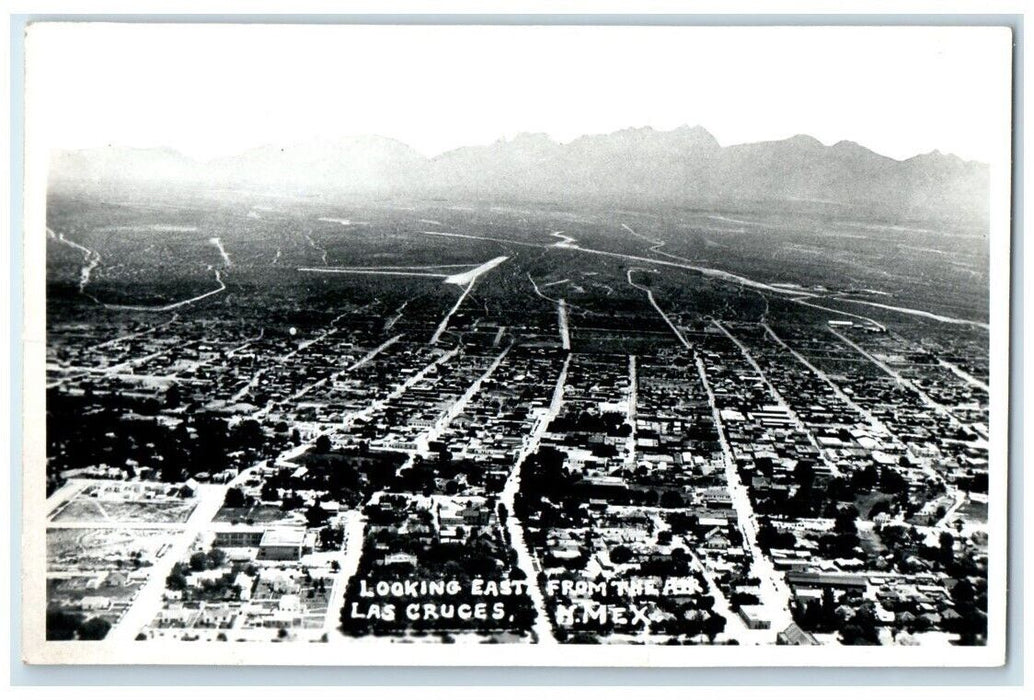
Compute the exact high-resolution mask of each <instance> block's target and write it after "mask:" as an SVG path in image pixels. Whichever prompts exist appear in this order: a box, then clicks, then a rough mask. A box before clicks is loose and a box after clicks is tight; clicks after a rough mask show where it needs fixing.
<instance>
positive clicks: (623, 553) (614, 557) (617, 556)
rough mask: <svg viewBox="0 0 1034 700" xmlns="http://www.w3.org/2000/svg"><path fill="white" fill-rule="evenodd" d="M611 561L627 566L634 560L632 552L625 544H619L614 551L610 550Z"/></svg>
mask: <svg viewBox="0 0 1034 700" xmlns="http://www.w3.org/2000/svg"><path fill="white" fill-rule="evenodd" d="M610 560H611V561H612V562H613V563H615V564H617V565H619V566H620V565H621V564H627V563H628V562H630V561H631V560H632V550H631V549H629V548H628V547H626V546H625V545H623V544H619V545H618V546H617V547H614V549H612V550H610Z"/></svg>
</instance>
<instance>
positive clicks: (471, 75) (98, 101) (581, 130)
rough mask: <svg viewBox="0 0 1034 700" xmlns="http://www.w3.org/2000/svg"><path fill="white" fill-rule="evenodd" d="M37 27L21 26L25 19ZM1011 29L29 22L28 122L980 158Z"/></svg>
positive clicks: (265, 134) (198, 137)
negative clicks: (759, 145)
mask: <svg viewBox="0 0 1034 700" xmlns="http://www.w3.org/2000/svg"><path fill="white" fill-rule="evenodd" d="M33 32H34V33H35V34H33ZM1008 44H1009V36H1008V33H1007V32H1004V31H1003V30H1000V29H990V30H988V29H977V30H973V29H965V28H938V29H929V28H880V29H862V28H809V29H800V28H627V27H621V28H611V27H580V28H572V27H383V26H382V27H370V26H366V27H354V26H353V27H350V26H275V27H274V26H263V25H192V26H187V25H140V24H137V25H114V24H107V25H92V26H89V25H82V24H80V25H70V24H66V25H51V26H40V25H37V27H35V28H33V29H31V30H30V37H29V43H28V49H27V50H28V56H27V59H26V62H27V68H28V71H29V73H28V78H27V83H28V89H29V96H28V103H29V108H30V110H32V111H31V112H30V113H29V115H28V117H27V120H28V125H29V129H30V136H31V137H32V138H33V139H35V140H37V142H39V143H47V144H49V145H51V146H53V147H60V148H80V147H91V146H98V145H104V144H108V143H114V144H120V145H130V146H168V147H172V148H176V149H178V150H181V151H183V152H184V153H187V154H189V155H192V156H195V157H201V158H207V157H212V156H217V155H224V154H228V153H232V152H236V151H240V150H243V149H245V148H248V147H252V146H256V145H260V144H266V143H291V142H296V141H303V140H308V139H311V138H324V137H335V136H343V135H351V134H380V135H384V136H391V137H394V138H397V139H399V140H401V141H404V142H406V143H408V144H410V145H411V146H413V147H415V148H417V149H418V150H420V151H421V152H423V153H425V154H427V155H434V154H437V153H440V152H441V151H444V150H447V149H449V148H453V147H456V146H460V145H470V144H483V143H490V142H492V141H495V140H497V139H499V138H501V137H507V138H509V137H512V136H513V135H514V134H516V133H518V132H521V131H541V132H546V133H548V134H550V135H551V136H553V137H554V138H556V139H558V140H561V141H568V140H570V139H572V138H575V137H577V136H579V135H582V134H586V133H603V132H609V131H614V130H616V129H621V128H625V127H629V126H647V125H649V126H653V127H655V128H658V129H672V128H674V127H677V126H680V125H682V124H690V125H694V124H700V125H702V126H704V127H706V128H707V129H708V130H709V131H711V133H713V134H714V135H715V137H716V138H717V139H718V141H719V142H720V143H721V144H722V145H729V144H734V143H742V142H747V141H760V140H769V139H780V138H785V137H788V136H792V135H794V134H798V133H807V134H810V135H812V136H815V137H816V138H818V139H819V140H821V141H823V142H824V143H827V144H831V143H834V142H836V141H839V140H841V139H849V140H853V141H857V142H859V143H861V144H863V145H865V146H868V147H869V148H872V149H873V150H875V151H877V152H879V153H882V154H885V155H888V156H891V157H894V158H907V157H910V156H912V155H915V154H916V153H922V152H927V151H930V150H933V149H940V150H942V151H947V152H952V153H956V154H958V155H960V156H962V157H964V158H972V159H978V160H988V159H989V158H990V157H991V155H992V154H993V153H995V152H996V151H995V148H996V147H997V145H998V144H999V143H1000V141H1001V138H1002V134H1003V133H1004V131H1003V130H1004V129H1006V128H1007V122H1005V121H1004V117H1006V116H1007V114H1008V80H1009V74H1008V66H1009V63H1008V61H1009V54H1008Z"/></svg>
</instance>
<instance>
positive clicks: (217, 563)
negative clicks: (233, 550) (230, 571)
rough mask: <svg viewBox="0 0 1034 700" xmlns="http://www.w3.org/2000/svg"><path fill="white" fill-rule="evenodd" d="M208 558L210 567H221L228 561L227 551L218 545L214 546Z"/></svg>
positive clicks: (209, 551)
mask: <svg viewBox="0 0 1034 700" xmlns="http://www.w3.org/2000/svg"><path fill="white" fill-rule="evenodd" d="M207 558H208V568H210V569H218V568H219V567H221V566H222V565H223V564H225V563H226V552H224V551H223V550H221V549H219V548H218V547H213V548H212V549H210V550H208V557H207Z"/></svg>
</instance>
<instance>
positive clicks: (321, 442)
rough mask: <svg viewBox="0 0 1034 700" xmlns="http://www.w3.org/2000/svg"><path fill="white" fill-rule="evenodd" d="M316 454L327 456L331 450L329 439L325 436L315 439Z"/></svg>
mask: <svg viewBox="0 0 1034 700" xmlns="http://www.w3.org/2000/svg"><path fill="white" fill-rule="evenodd" d="M315 449H316V452H317V453H319V454H324V455H325V454H328V453H329V452H330V449H331V444H330V438H329V437H328V436H326V435H320V436H319V437H318V438H316V448H315Z"/></svg>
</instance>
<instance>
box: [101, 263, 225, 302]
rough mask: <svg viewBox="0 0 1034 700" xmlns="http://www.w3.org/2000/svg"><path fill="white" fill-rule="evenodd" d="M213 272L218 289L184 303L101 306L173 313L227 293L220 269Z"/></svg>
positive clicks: (185, 300) (186, 300)
mask: <svg viewBox="0 0 1034 700" xmlns="http://www.w3.org/2000/svg"><path fill="white" fill-rule="evenodd" d="M213 272H215V281H216V284H218V285H219V286H218V287H216V288H215V289H213V290H210V291H208V292H205V293H204V294H198V295H197V296H196V297H191V298H189V299H184V300H183V301H177V302H173V303H172V304H166V305H165V306H137V305H133V304H105V303H104V302H101V306H103V307H104V308H105V309H113V310H115V311H155V312H160V311H172V310H173V309H178V308H180V307H183V306H186V305H188V304H193V303H196V302H199V301H201V300H202V299H207V298H208V297H210V296H214V295H216V294H219V293H221V292H224V291H226V283H225V282H223V276H222V274H220V271H219V270H218V269H213Z"/></svg>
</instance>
